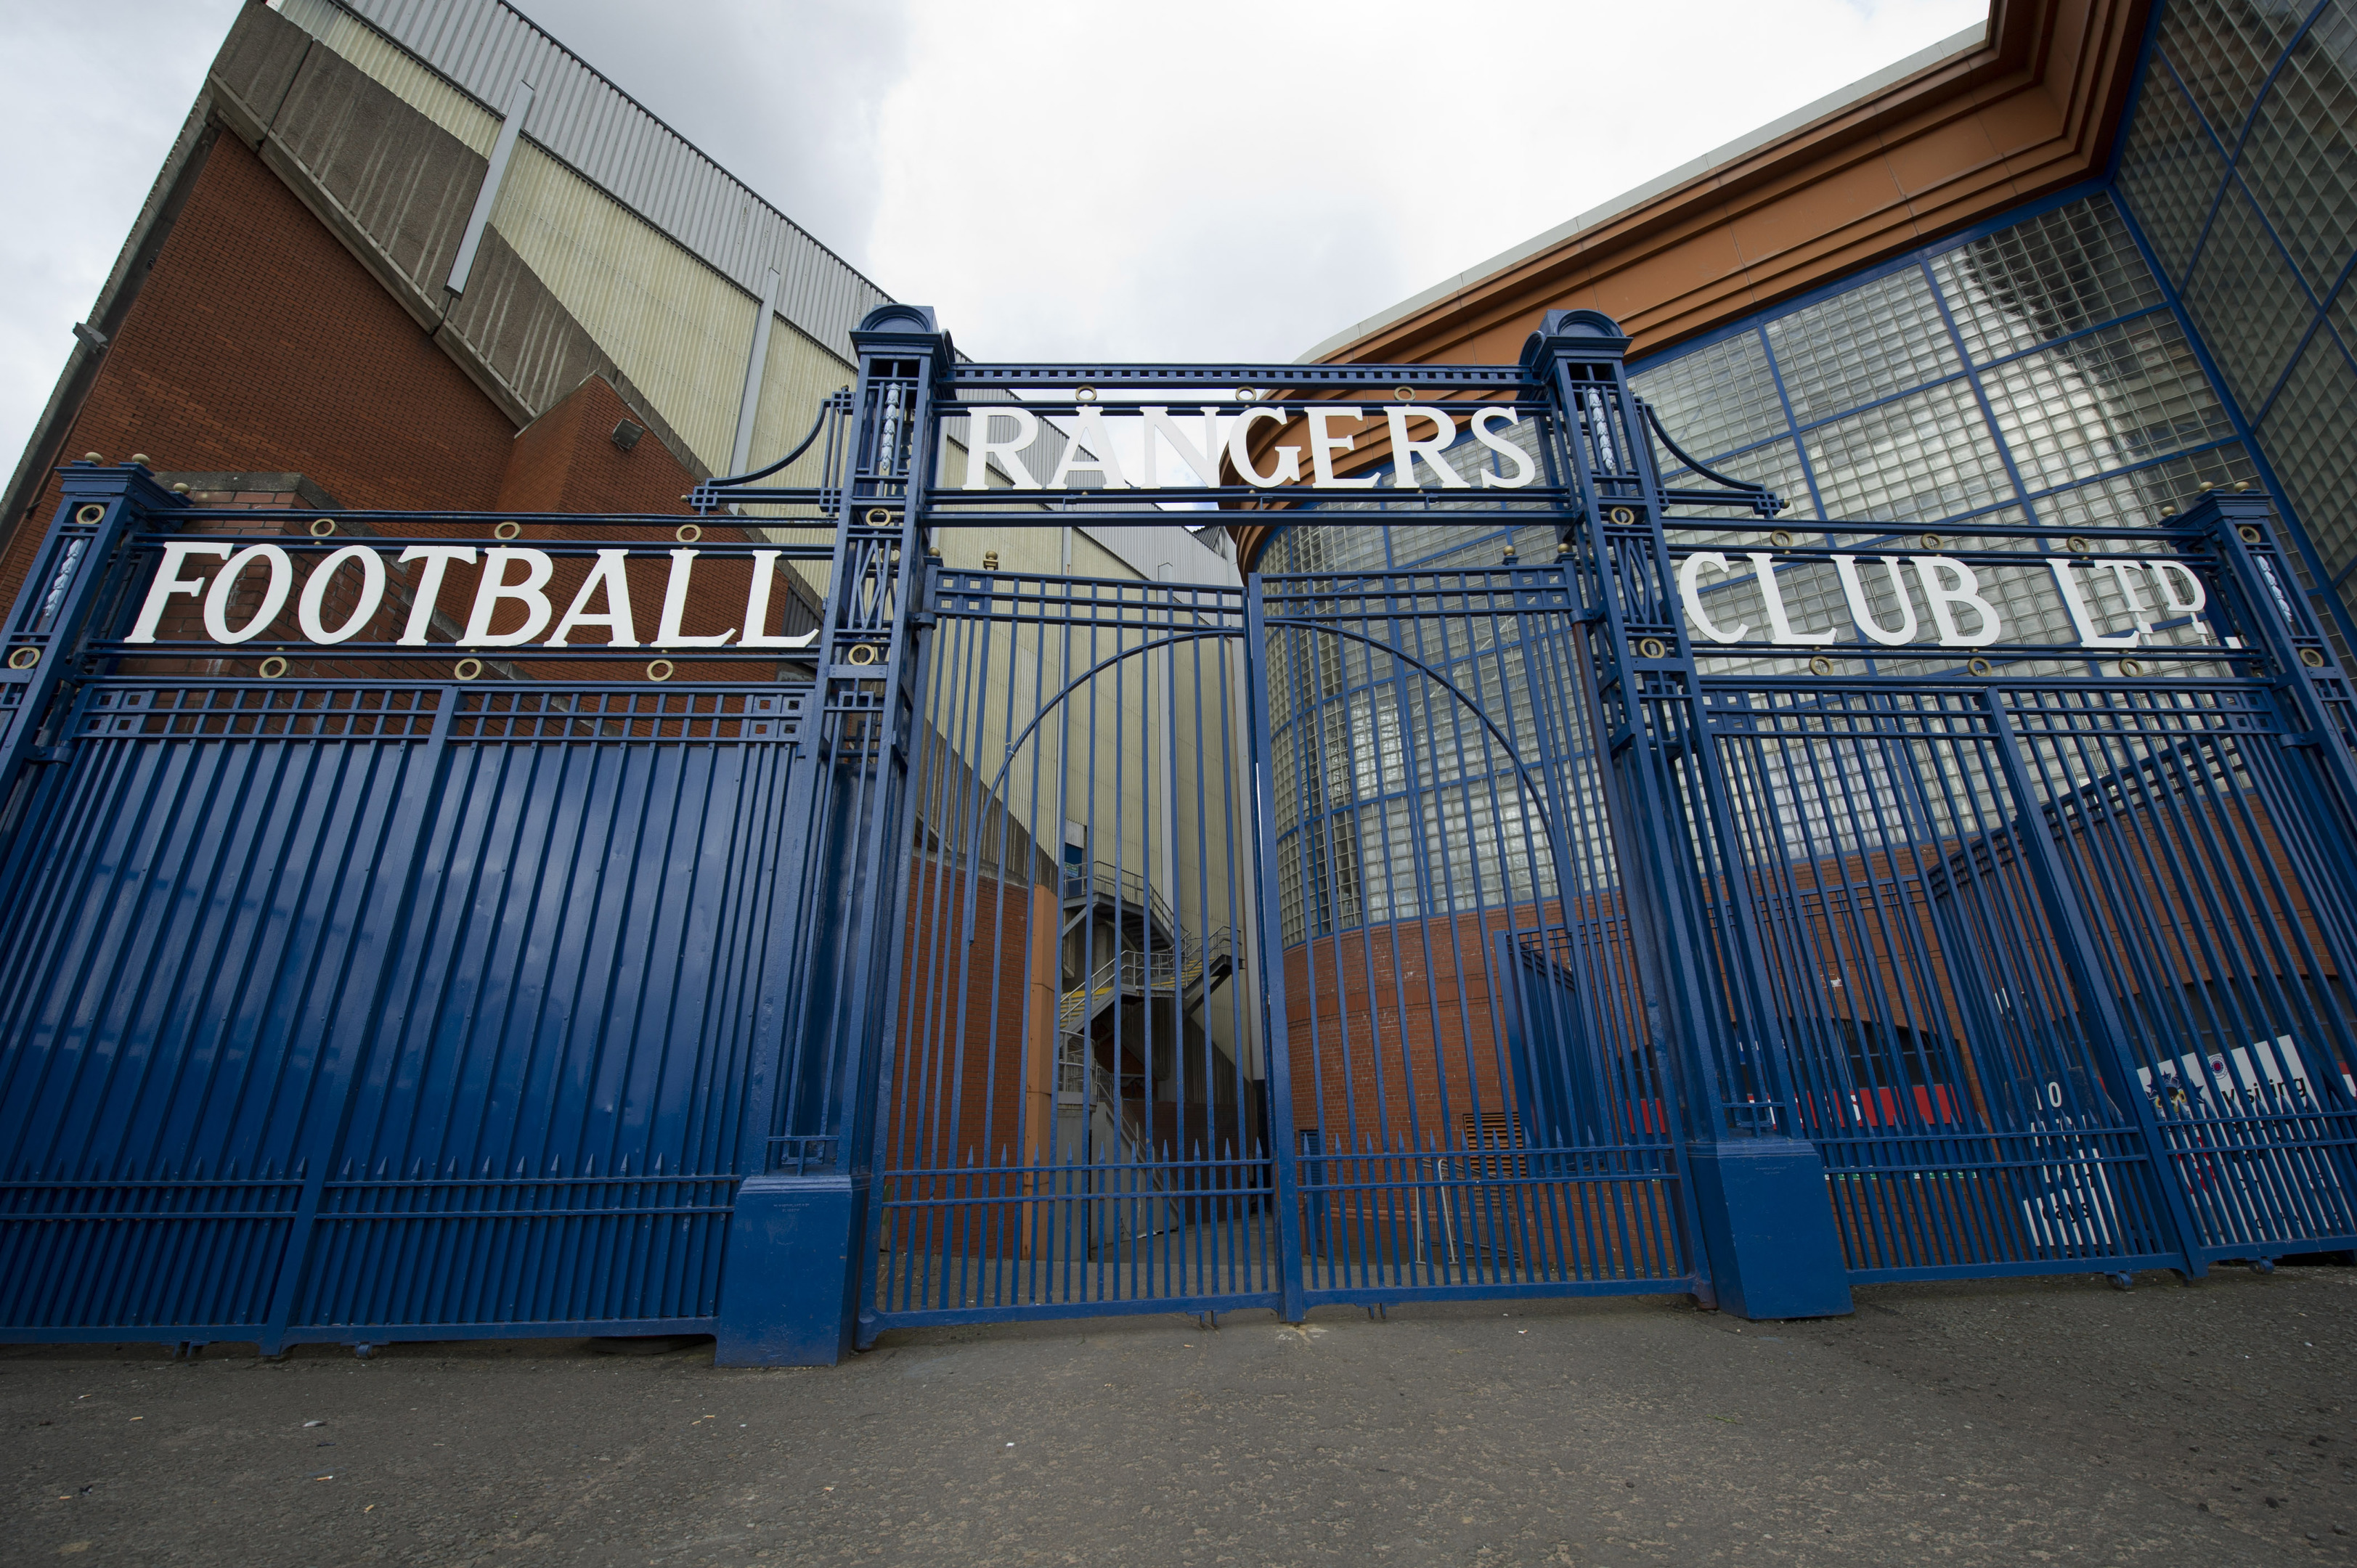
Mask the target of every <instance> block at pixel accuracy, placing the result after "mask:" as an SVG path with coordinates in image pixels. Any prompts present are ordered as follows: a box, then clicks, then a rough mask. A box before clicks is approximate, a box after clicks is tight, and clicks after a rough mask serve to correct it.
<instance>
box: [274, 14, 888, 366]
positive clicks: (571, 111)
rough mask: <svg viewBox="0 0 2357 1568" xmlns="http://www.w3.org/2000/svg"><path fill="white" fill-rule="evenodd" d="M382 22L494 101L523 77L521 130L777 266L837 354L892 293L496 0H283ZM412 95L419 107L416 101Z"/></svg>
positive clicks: (812, 328) (499, 102)
mask: <svg viewBox="0 0 2357 1568" xmlns="http://www.w3.org/2000/svg"><path fill="white" fill-rule="evenodd" d="M338 11H341V12H349V13H350V14H351V15H354V16H359V17H361V18H362V19H363V20H365V21H366V22H367V23H368V24H369V25H371V27H376V28H379V29H381V30H382V32H383V33H384V34H385V35H386V36H387V37H389V38H392V39H393V40H394V41H395V42H397V43H398V44H400V45H401V46H402V47H403V48H405V49H408V50H409V51H411V52H412V53H413V54H414V55H415V56H416V57H417V58H419V59H422V60H424V61H425V63H426V64H427V65H429V66H431V67H432V68H433V69H434V70H436V71H439V72H440V73H441V74H442V75H443V76H445V77H447V78H448V79H449V80H450V81H453V82H455V83H456V84H457V86H459V87H460V88H462V89H464V90H465V91H468V93H471V94H472V95H473V96H474V97H475V98H476V99H477V100H478V101H479V102H480V103H481V104H482V105H483V106H484V107H485V108H488V109H490V111H491V112H492V113H494V114H496V113H498V111H499V110H500V108H501V107H502V106H504V105H505V104H506V102H507V99H508V91H509V90H510V89H511V87H512V86H513V85H514V83H515V81H516V80H517V79H518V78H519V77H522V78H523V79H524V80H526V81H530V82H531V83H532V84H533V102H532V111H531V113H529V114H528V115H526V116H525V119H524V126H523V129H524V134H526V135H528V136H530V137H531V138H532V139H533V140H534V141H536V142H538V143H539V144H540V145H542V146H544V147H545V148H547V149H548V150H549V151H550V152H551V153H553V154H554V155H555V156H557V157H558V158H559V159H561V160H563V161H564V162H565V163H566V164H569V165H570V166H573V167H574V168H576V169H577V170H579V171H580V172H581V173H582V174H583V175H586V176H587V177H589V178H590V179H592V180H595V181H596V182H597V184H599V185H601V186H603V187H604V188H606V189H607V190H608V191H610V192H612V193H613V195H614V196H615V197H616V198H617V199H619V200H620V201H622V202H623V203H624V204H625V205H627V206H628V207H630V209H632V210H633V211H635V212H637V213H639V214H640V216H641V217H643V218H645V219H646V220H648V221H649V222H651V223H652V224H654V225H655V226H656V227H657V228H659V229H661V230H662V231H663V232H664V233H666V234H669V235H670V236H672V238H673V239H675V240H677V241H678V242H680V243H681V244H683V245H684V246H686V247H687V248H688V249H689V250H691V251H693V252H695V253H696V254H697V255H698V256H701V257H702V258H703V259H704V260H705V261H706V262H708V263H711V264H712V265H713V266H715V267H716V268H718V269H719V270H720V271H721V272H722V273H723V274H726V276H727V277H728V278H729V279H730V280H731V281H733V282H735V283H736V284H737V285H739V286H740V287H742V288H743V289H744V290H745V291H746V292H747V293H748V294H749V295H752V296H753V297H754V298H756V299H759V297H760V295H761V283H762V274H763V272H764V271H766V270H767V269H768V268H770V267H775V268H777V269H778V274H779V276H780V289H779V295H778V306H777V309H778V314H779V315H780V316H781V317H785V319H786V320H788V321H790V322H791V323H793V324H794V325H795V326H797V327H799V328H801V329H802V331H804V332H806V333H808V334H809V335H810V336H812V337H813V338H816V339H818V341H820V342H821V343H823V344H825V345H826V346H827V347H828V348H829V349H833V350H834V352H836V353H838V354H843V355H846V356H848V355H849V354H850V352H851V329H852V328H854V327H856V325H858V323H859V318H860V317H863V316H865V315H866V314H867V312H868V311H870V310H872V309H874V308H875V307H876V306H879V305H884V304H888V303H889V299H890V296H889V295H886V294H885V293H884V292H883V291H882V290H881V289H878V288H877V286H876V285H874V284H872V283H870V282H868V281H867V279H866V278H865V277H862V276H861V275H860V274H858V273H857V272H856V271H854V270H853V269H852V268H851V266H850V265H849V264H848V263H845V261H844V260H843V259H842V258H841V257H840V256H837V255H836V254H835V253H834V252H832V251H830V250H828V249H827V248H826V247H825V246H823V245H822V244H820V243H819V242H817V241H816V240H814V239H813V238H812V237H811V236H810V235H809V234H808V233H807V232H805V231H803V230H802V228H801V227H800V226H799V225H797V224H796V223H795V222H794V221H793V220H791V219H790V218H788V217H787V216H786V215H785V214H784V213H782V212H780V211H779V210H778V209H776V208H774V207H771V206H770V204H769V203H768V202H766V201H763V200H762V199H760V198H759V196H756V195H755V194H754V193H753V192H752V191H751V190H750V189H748V188H747V187H746V186H745V185H744V184H743V183H742V182H741V181H739V180H737V178H736V177H733V176H731V175H730V174H729V173H728V172H727V171H726V169H723V168H722V167H721V166H719V165H718V164H716V163H714V162H713V161H712V160H711V159H710V158H708V157H706V156H705V155H704V154H703V153H701V152H699V151H697V150H696V148H695V147H694V145H693V144H691V143H689V142H688V141H687V140H685V139H684V138H683V137H682V136H681V135H680V134H678V133H677V132H675V131H673V130H672V129H671V127H670V126H668V125H665V124H663V123H662V121H660V120H658V119H656V118H655V117H654V116H653V115H652V114H650V113H647V111H646V110H645V109H644V108H642V107H641V106H640V104H639V103H638V102H635V101H634V100H632V99H631V98H630V95H629V94H628V93H625V92H623V91H621V90H620V89H619V88H618V87H616V86H615V85H614V84H613V83H612V82H610V81H607V80H606V79H605V78H604V77H602V76H599V75H598V74H597V72H596V71H595V70H591V69H590V68H589V67H588V66H587V64H585V63H583V61H582V60H581V59H580V58H579V57H578V56H576V55H575V54H573V53H572V52H571V51H570V50H568V49H567V48H565V46H564V45H562V44H560V43H558V42H557V41H556V40H555V39H554V38H550V37H549V36H548V35H547V34H546V33H544V32H542V31H541V30H540V29H539V28H538V27H533V25H532V23H531V22H529V21H527V20H526V19H525V18H524V17H523V16H520V15H519V14H517V13H516V12H515V11H513V10H511V9H510V8H509V7H507V6H506V5H500V4H499V0H287V4H286V5H285V7H284V15H285V16H286V17H287V18H288V19H289V20H290V21H294V22H296V23H297V24H298V25H300V26H301V27H304V28H306V29H307V31H310V32H313V33H320V32H322V31H323V29H322V27H321V26H320V25H319V24H320V23H321V22H323V21H324V20H325V19H326V18H327V16H328V15H329V14H330V13H332V12H338ZM421 107H423V106H422V105H421Z"/></svg>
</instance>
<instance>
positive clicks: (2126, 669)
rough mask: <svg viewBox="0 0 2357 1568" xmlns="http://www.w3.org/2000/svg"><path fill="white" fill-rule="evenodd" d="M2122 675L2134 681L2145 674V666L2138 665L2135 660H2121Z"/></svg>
mask: <svg viewBox="0 0 2357 1568" xmlns="http://www.w3.org/2000/svg"><path fill="white" fill-rule="evenodd" d="M2120 673H2121V674H2122V675H2125V676H2126V677H2127V678H2128V679H2130V680H2134V679H2135V678H2136V676H2138V675H2141V674H2143V673H2144V666H2143V665H2141V664H2139V663H2137V662H2136V660H2133V659H2123V660H2120Z"/></svg>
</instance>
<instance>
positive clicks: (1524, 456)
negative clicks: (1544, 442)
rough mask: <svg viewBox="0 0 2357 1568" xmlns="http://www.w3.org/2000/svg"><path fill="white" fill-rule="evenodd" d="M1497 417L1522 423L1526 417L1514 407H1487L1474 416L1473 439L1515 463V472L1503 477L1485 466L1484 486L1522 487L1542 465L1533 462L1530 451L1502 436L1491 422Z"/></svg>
mask: <svg viewBox="0 0 2357 1568" xmlns="http://www.w3.org/2000/svg"><path fill="white" fill-rule="evenodd" d="M1493 419H1502V420H1504V421H1505V422H1506V423H1507V424H1521V423H1522V422H1523V416H1522V415H1521V414H1520V413H1516V412H1515V411H1514V410H1512V409H1511V408H1485V409H1483V410H1482V411H1481V412H1480V413H1477V414H1475V415H1474V416H1473V439H1474V440H1476V441H1479V442H1480V444H1481V445H1482V446H1487V447H1488V448H1489V449H1490V450H1491V451H1492V452H1495V453H1496V454H1497V455H1498V456H1501V457H1503V458H1504V459H1505V460H1506V461H1507V462H1509V463H1511V464H1512V465H1513V472H1512V473H1511V474H1506V475H1502V476H1501V475H1497V474H1493V473H1491V471H1490V470H1489V469H1487V468H1483V469H1482V470H1481V488H1482V489H1500V490H1519V489H1522V488H1523V486H1524V485H1527V484H1529V483H1530V482H1531V481H1532V480H1533V479H1534V478H1538V472H1539V471H1538V468H1537V467H1536V466H1535V465H1534V464H1533V463H1532V462H1531V458H1530V454H1529V453H1527V452H1524V451H1523V449H1522V448H1521V447H1519V446H1515V445H1514V444H1513V443H1512V442H1511V441H1502V440H1500V439H1499V437H1498V433H1497V432H1496V431H1494V430H1492V429H1491V428H1490V422H1491V420H1493Z"/></svg>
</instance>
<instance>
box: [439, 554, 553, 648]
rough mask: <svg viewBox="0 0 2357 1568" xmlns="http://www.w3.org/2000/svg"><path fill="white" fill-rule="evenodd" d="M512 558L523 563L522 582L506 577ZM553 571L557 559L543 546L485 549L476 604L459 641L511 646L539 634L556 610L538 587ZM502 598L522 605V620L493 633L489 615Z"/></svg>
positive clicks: (480, 645) (469, 644) (473, 645)
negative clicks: (551, 556)
mask: <svg viewBox="0 0 2357 1568" xmlns="http://www.w3.org/2000/svg"><path fill="white" fill-rule="evenodd" d="M515 562H521V563H522V564H523V581H522V582H521V583H511V582H509V581H508V580H507V576H508V567H509V565H510V564H511V563H515ZM554 575H556V563H555V562H554V561H552V560H550V559H549V556H548V552H546V551H545V550H526V549H523V548H522V547H520V546H518V547H510V546H508V545H503V544H502V545H494V546H492V547H491V548H490V549H489V550H486V551H484V552H483V575H482V580H481V581H480V582H479V584H477V585H476V587H475V607H474V609H473V611H472V612H471V613H470V614H468V617H467V632H466V635H465V636H463V637H461V638H460V639H458V641H459V642H460V643H461V644H462V645H464V646H466V647H468V648H511V647H513V646H514V645H515V644H517V643H519V642H529V641H531V640H532V639H533V638H535V637H538V636H539V635H540V634H541V631H542V629H543V628H545V627H546V626H547V625H548V622H549V618H551V617H552V616H554V615H555V614H556V607H555V606H554V605H552V604H550V603H549V602H548V596H547V595H546V594H544V593H543V592H542V591H541V590H542V589H544V588H545V587H547V586H548V580H549V579H550V578H551V577H554ZM503 599H513V600H514V601H515V602H516V603H518V604H520V605H522V606H523V607H524V615H523V624H522V626H520V627H518V628H515V629H514V630H513V631H502V632H498V633H494V632H493V631H492V630H491V617H492V616H493V615H495V614H496V613H498V610H499V607H500V601H501V600H503Z"/></svg>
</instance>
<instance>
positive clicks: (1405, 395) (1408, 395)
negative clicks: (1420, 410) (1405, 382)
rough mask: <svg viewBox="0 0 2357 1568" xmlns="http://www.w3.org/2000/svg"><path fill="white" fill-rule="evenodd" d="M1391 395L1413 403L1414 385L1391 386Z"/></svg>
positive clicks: (1401, 400)
mask: <svg viewBox="0 0 2357 1568" xmlns="http://www.w3.org/2000/svg"><path fill="white" fill-rule="evenodd" d="M1392 396H1394V397H1395V398H1397V399H1398V400H1399V401H1400V402H1402V403H1414V402H1415V388H1414V387H1394V388H1392Z"/></svg>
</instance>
